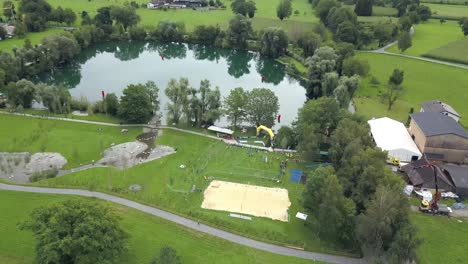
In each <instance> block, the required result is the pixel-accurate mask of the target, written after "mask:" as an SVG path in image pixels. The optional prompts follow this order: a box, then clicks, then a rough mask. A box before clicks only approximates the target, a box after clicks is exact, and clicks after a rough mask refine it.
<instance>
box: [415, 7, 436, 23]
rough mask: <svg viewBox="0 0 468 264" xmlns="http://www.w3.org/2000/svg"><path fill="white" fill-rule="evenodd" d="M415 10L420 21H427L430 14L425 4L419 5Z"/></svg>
mask: <svg viewBox="0 0 468 264" xmlns="http://www.w3.org/2000/svg"><path fill="white" fill-rule="evenodd" d="M416 12H418V15H419V17H420V18H421V21H427V20H429V18H431V16H432V11H431V9H430V8H429V7H428V6H426V5H419V6H418V7H417V9H416Z"/></svg>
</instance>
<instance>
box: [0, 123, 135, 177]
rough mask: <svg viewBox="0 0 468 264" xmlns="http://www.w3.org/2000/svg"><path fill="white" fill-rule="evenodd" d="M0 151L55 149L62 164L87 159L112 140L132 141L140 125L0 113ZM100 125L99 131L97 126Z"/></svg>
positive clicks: (105, 147)
mask: <svg viewBox="0 0 468 264" xmlns="http://www.w3.org/2000/svg"><path fill="white" fill-rule="evenodd" d="M0 127H1V129H0V151H5V152H23V151H28V152H31V153H36V152H59V153H60V154H62V155H63V156H64V157H65V158H66V159H67V160H68V163H67V164H66V165H65V167H66V168H73V167H76V166H79V165H80V164H88V163H91V162H92V160H98V159H100V158H101V153H102V152H103V151H104V150H105V149H107V148H109V147H110V146H111V144H112V143H115V144H119V143H124V142H128V141H134V140H135V138H136V136H137V135H138V134H140V133H141V132H142V129H141V128H129V132H128V134H122V133H121V132H120V131H121V129H122V128H121V127H108V126H99V125H90V124H82V123H75V122H65V121H54V120H43V119H38V118H30V117H21V116H10V115H5V114H0ZM100 128H102V131H99V129H100Z"/></svg>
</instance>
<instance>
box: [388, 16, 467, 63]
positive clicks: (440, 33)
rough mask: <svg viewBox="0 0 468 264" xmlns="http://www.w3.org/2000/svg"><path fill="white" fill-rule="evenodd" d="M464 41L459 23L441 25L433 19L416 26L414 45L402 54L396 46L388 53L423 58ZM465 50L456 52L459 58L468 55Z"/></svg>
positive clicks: (450, 22) (451, 22)
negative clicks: (450, 44) (445, 46)
mask: <svg viewBox="0 0 468 264" xmlns="http://www.w3.org/2000/svg"><path fill="white" fill-rule="evenodd" d="M461 39H463V32H462V31H461V30H460V26H459V25H458V22H457V21H447V22H445V23H444V24H441V23H440V22H439V21H438V20H435V19H431V20H429V21H427V22H425V23H420V24H417V25H415V26H414V35H413V39H412V43H413V45H412V46H411V47H410V48H409V49H407V50H405V51H404V52H400V51H399V50H398V45H394V46H392V47H391V48H389V49H388V50H387V51H389V52H394V53H402V54H407V55H413V56H422V55H424V54H426V53H430V51H432V50H434V49H437V48H439V47H442V46H444V45H447V44H448V43H451V42H454V41H457V40H461ZM465 51H466V47H465V50H461V49H460V48H459V49H458V50H456V51H454V52H457V54H458V55H459V56H462V54H463V53H466V52H465ZM467 56H468V55H467Z"/></svg>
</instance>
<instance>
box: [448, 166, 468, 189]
mask: <svg viewBox="0 0 468 264" xmlns="http://www.w3.org/2000/svg"><path fill="white" fill-rule="evenodd" d="M442 169H443V171H444V172H445V173H446V174H447V175H448V176H449V177H450V178H451V179H452V182H453V183H454V185H455V193H456V194H458V195H459V196H463V197H468V166H460V165H456V164H444V165H443V166H442Z"/></svg>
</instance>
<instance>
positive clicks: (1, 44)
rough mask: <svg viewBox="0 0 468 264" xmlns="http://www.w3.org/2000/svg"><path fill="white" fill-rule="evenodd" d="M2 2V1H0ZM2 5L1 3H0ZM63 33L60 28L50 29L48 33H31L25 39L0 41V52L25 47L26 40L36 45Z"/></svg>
mask: <svg viewBox="0 0 468 264" xmlns="http://www.w3.org/2000/svg"><path fill="white" fill-rule="evenodd" d="M0 2H1V1H0ZM0 5H1V3H0ZM60 32H63V29H59V28H49V29H48V30H46V31H43V32H30V33H27V34H26V36H25V37H24V38H17V37H15V38H12V39H7V40H2V41H0V51H7V52H12V48H14V47H18V48H19V47H23V45H24V41H25V40H26V39H29V40H30V41H31V44H33V45H36V44H39V43H41V40H42V38H44V37H45V36H47V35H51V34H57V33H60Z"/></svg>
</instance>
